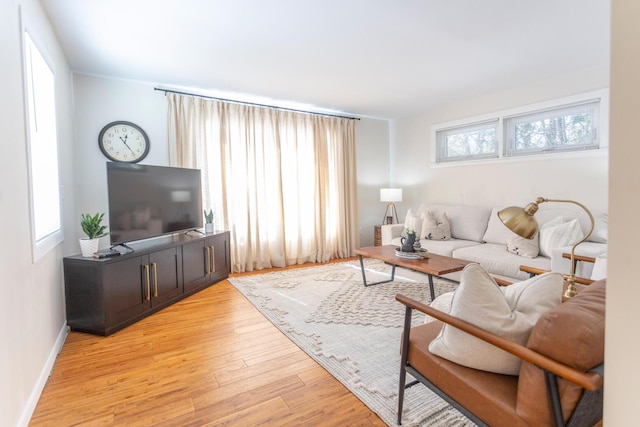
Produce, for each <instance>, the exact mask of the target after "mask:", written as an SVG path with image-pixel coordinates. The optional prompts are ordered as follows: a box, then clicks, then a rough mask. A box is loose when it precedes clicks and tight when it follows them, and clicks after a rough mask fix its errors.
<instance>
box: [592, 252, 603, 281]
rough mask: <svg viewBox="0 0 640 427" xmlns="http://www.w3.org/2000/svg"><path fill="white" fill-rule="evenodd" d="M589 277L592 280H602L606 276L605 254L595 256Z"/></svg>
mask: <svg viewBox="0 0 640 427" xmlns="http://www.w3.org/2000/svg"><path fill="white" fill-rule="evenodd" d="M589 278H590V279H593V280H602V279H606V278H607V254H602V255H600V256H597V257H596V262H594V263H593V271H592V272H591V276H589Z"/></svg>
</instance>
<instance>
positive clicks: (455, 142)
mask: <svg viewBox="0 0 640 427" xmlns="http://www.w3.org/2000/svg"><path fill="white" fill-rule="evenodd" d="M497 128H498V121H497V120H492V121H490V122H488V123H477V124H472V125H465V126H460V127H455V128H451V129H444V130H442V131H438V133H437V136H436V139H437V144H438V161H439V162H443V161H456V160H467V159H470V158H473V159H486V158H495V157H498V139H497Z"/></svg>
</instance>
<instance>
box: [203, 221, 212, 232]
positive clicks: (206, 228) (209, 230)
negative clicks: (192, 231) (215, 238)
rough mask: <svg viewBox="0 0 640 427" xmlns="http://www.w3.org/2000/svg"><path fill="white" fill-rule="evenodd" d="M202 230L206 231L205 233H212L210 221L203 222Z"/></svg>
mask: <svg viewBox="0 0 640 427" xmlns="http://www.w3.org/2000/svg"><path fill="white" fill-rule="evenodd" d="M204 232H205V233H207V234H211V233H213V223H212V222H206V223H205V224H204Z"/></svg>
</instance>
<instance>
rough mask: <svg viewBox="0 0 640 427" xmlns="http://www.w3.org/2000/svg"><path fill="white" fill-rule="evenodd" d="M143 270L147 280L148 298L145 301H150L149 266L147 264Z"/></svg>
mask: <svg viewBox="0 0 640 427" xmlns="http://www.w3.org/2000/svg"><path fill="white" fill-rule="evenodd" d="M142 268H143V269H144V277H145V279H147V296H146V298H145V299H146V300H147V301H149V300H150V299H151V283H150V282H151V279H150V277H149V265H148V264H145V265H143V266H142Z"/></svg>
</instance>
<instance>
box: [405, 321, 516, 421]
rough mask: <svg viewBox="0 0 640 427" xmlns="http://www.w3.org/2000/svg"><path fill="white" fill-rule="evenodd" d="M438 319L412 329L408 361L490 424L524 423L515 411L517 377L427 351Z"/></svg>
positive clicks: (438, 326)
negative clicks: (478, 368)
mask: <svg viewBox="0 0 640 427" xmlns="http://www.w3.org/2000/svg"><path fill="white" fill-rule="evenodd" d="M440 329H442V323H441V322H439V321H434V322H430V323H427V324H424V325H419V326H415V327H413V328H411V335H410V338H409V353H408V362H409V364H410V365H411V366H413V367H414V368H415V369H416V370H418V371H419V372H421V373H422V374H423V375H424V376H425V377H427V378H428V379H429V380H430V381H431V382H432V383H434V384H435V385H436V386H437V387H438V388H439V389H440V390H442V391H443V392H444V393H446V394H447V395H448V396H450V397H451V398H453V399H454V400H455V401H456V402H459V403H462V404H463V406H464V407H465V408H466V409H467V410H469V411H470V412H471V413H473V414H474V415H476V416H477V417H478V418H480V419H481V420H483V421H484V422H486V423H487V424H489V425H492V426H501V425H504V426H520V425H526V424H525V423H524V422H523V421H522V419H521V418H520V417H519V416H518V415H517V413H516V392H517V388H518V377H515V376H510V375H501V374H494V373H490V372H485V371H479V370H476V369H472V368H467V367H465V366H462V365H458V364H456V363H453V362H451V361H449V360H446V359H443V358H441V357H438V356H435V355H433V354H431V353H430V352H429V349H428V347H429V343H430V342H431V341H432V340H433V339H434V338H435V337H436V336H437V335H438V332H440Z"/></svg>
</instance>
